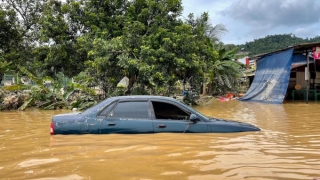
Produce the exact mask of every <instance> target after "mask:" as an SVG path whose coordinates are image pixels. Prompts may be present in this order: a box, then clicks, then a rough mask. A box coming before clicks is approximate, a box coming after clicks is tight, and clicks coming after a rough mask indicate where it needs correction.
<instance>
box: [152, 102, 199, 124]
mask: <svg viewBox="0 0 320 180" xmlns="http://www.w3.org/2000/svg"><path fill="white" fill-rule="evenodd" d="M152 101H155V102H162V103H167V104H171V105H174V106H176V107H178V108H180V109H181V110H182V111H184V112H185V113H187V114H189V113H188V112H186V110H189V111H190V115H191V114H192V113H194V111H192V109H188V108H186V107H184V106H182V105H180V104H179V103H177V102H174V101H169V100H163V99H150V106H151V109H152V112H153V119H154V120H160V119H157V118H156V115H155V112H154V107H153V104H152ZM190 115H189V116H190ZM161 120H165V121H187V122H191V121H190V119H187V120H186V119H181V120H173V119H161ZM199 121H203V120H202V119H201V118H199Z"/></svg>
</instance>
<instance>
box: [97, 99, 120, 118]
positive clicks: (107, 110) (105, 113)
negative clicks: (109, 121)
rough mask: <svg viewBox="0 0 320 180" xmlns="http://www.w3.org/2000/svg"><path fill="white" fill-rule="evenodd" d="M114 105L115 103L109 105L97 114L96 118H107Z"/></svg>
mask: <svg viewBox="0 0 320 180" xmlns="http://www.w3.org/2000/svg"><path fill="white" fill-rule="evenodd" d="M115 104H116V103H115V102H113V103H111V104H109V105H108V106H107V107H105V108H104V109H103V110H102V111H101V112H100V113H99V114H98V116H103V117H105V116H107V115H108V114H109V112H110V111H111V109H112V108H113V106H114V105H115Z"/></svg>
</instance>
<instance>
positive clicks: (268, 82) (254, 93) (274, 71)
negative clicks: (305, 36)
mask: <svg viewBox="0 0 320 180" xmlns="http://www.w3.org/2000/svg"><path fill="white" fill-rule="evenodd" d="M292 56H293V48H291V49H289V50H286V51H283V52H280V53H274V54H270V55H267V56H264V57H263V58H261V59H260V60H258V61H257V70H256V73H255V77H254V79H253V82H252V84H251V86H250V88H249V90H248V91H247V93H246V94H245V95H244V96H243V97H242V98H240V100H242V101H257V102H264V103H274V104H281V103H282V102H283V100H284V98H285V95H286V92H287V88H288V84H289V79H290V71H291V64H292Z"/></svg>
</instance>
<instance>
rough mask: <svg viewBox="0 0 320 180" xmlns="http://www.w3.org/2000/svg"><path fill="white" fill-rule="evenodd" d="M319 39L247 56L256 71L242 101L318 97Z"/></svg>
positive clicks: (270, 101) (319, 86) (265, 101)
mask: <svg viewBox="0 0 320 180" xmlns="http://www.w3.org/2000/svg"><path fill="white" fill-rule="evenodd" d="M319 54H320V42H316V43H305V44H299V45H295V46H291V47H287V48H284V49H280V50H277V51H274V52H270V53H264V54H259V55H255V56H253V57H250V60H254V61H256V66H257V67H256V72H255V76H254V79H253V82H252V84H251V86H250V88H249V90H248V91H247V93H246V94H245V95H244V96H243V97H242V98H240V100H242V101H257V102H264V103H276V104H281V103H282V102H283V100H284V99H285V98H287V99H293V100H295V99H297V98H301V99H304V100H306V102H308V100H309V99H314V100H317V99H318V96H319V98H320V58H319V57H320V56H319Z"/></svg>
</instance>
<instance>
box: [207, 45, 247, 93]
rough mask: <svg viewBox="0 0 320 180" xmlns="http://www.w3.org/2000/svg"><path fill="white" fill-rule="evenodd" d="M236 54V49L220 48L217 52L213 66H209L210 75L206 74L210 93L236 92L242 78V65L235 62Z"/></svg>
mask: <svg viewBox="0 0 320 180" xmlns="http://www.w3.org/2000/svg"><path fill="white" fill-rule="evenodd" d="M236 52H237V49H236V48H235V49H232V50H230V51H227V50H226V49H225V48H220V49H219V50H218V51H217V52H216V56H215V58H214V59H213V62H212V64H211V65H209V70H208V73H206V76H207V78H206V79H207V83H208V89H209V92H211V93H213V94H217V93H224V92H226V91H234V90H235V88H236V87H237V85H238V80H239V78H240V77H241V71H240V69H241V65H240V64H239V63H238V62H236V61H235V60H233V59H234V56H235V54H236ZM204 84H205V83H204ZM204 88H205V87H204ZM205 90H206V89H204V92H205Z"/></svg>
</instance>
